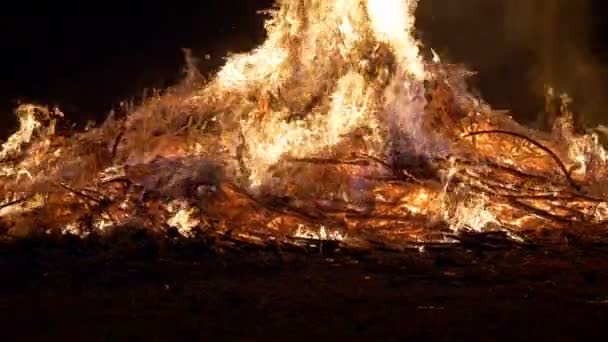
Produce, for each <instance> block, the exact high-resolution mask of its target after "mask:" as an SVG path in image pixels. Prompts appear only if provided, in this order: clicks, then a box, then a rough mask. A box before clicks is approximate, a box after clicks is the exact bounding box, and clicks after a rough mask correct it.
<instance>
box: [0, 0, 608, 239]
mask: <svg viewBox="0 0 608 342" xmlns="http://www.w3.org/2000/svg"><path fill="white" fill-rule="evenodd" d="M417 5H418V3H417V1H415V0H278V1H277V4H276V7H275V9H274V10H273V11H272V12H271V16H270V19H269V20H268V21H267V23H266V29H267V31H268V37H267V39H266V41H265V42H264V43H263V44H261V45H260V46H259V47H258V48H256V49H255V50H253V51H251V52H248V53H243V54H237V55H232V56H230V57H229V58H228V59H227V61H226V63H225V65H224V66H223V67H222V68H221V69H220V70H219V72H218V73H217V75H216V76H215V77H213V78H212V79H211V80H209V81H204V80H202V77H200V75H199V74H198V73H197V71H196V70H195V69H194V68H193V67H191V68H190V69H189V74H188V77H187V78H186V79H185V80H184V82H182V84H180V85H179V86H177V87H174V88H171V89H168V90H167V91H165V92H163V93H162V94H157V95H156V96H152V97H150V98H149V99H148V100H147V101H146V102H145V103H143V104H142V105H140V106H138V107H136V108H133V109H132V110H131V111H130V112H129V113H128V115H126V116H125V117H115V116H110V117H109V118H108V119H107V120H106V121H105V122H104V123H103V124H102V125H100V126H98V127H91V128H88V129H87V130H85V131H82V132H73V133H70V134H68V135H58V134H56V133H55V130H54V127H55V123H56V121H57V120H59V119H61V116H62V114H61V112H60V111H59V110H58V109H54V110H49V109H48V108H42V107H36V106H32V105H26V106H22V107H20V108H18V110H17V114H18V116H19V119H20V122H21V128H20V129H19V130H18V131H17V132H16V133H15V134H14V135H13V136H11V137H10V138H9V139H8V141H7V142H6V143H5V144H4V145H3V147H2V152H1V155H0V157H1V160H2V163H1V174H0V177H1V178H0V186H1V187H2V193H3V194H4V201H3V204H2V206H1V208H2V209H1V211H0V218H1V219H2V223H3V225H4V226H5V227H7V229H6V230H7V234H8V235H12V236H23V235H28V234H32V233H38V232H40V231H42V232H46V233H49V234H76V235H80V236H86V235H88V234H92V233H93V234H103V233H104V232H108V231H114V230H117V229H128V228H126V227H128V226H138V227H144V228H147V229H149V230H150V231H153V232H156V233H158V234H160V235H164V234H167V232H168V231H170V230H171V229H175V230H176V231H177V232H178V233H179V234H181V235H182V236H184V237H188V238H196V237H200V236H211V235H213V236H226V234H228V233H229V234H230V236H231V237H232V238H235V237H236V238H240V239H244V240H247V241H255V242H260V241H261V242H264V241H269V240H274V241H276V240H281V239H287V240H289V239H293V238H314V239H334V240H340V241H342V242H343V243H346V244H355V245H356V244H364V243H365V241H370V240H382V241H384V242H385V243H386V244H395V245H397V246H399V245H401V246H402V245H406V244H408V243H412V242H452V241H454V240H453V238H454V236H458V234H460V233H462V232H487V231H499V232H503V233H506V234H507V235H508V236H509V237H510V238H512V239H514V240H518V241H521V240H523V239H526V238H532V237H534V236H536V235H535V234H537V233H538V232H539V231H540V230H543V229H551V230H556V231H557V230H562V229H566V228H568V229H570V228H571V227H572V226H573V225H574V224H576V226H577V227H578V228H579V229H584V230H585V232H591V231H596V230H597V229H599V230H601V227H602V226H603V224H604V222H605V220H606V219H607V216H606V215H607V212H606V208H607V206H606V202H605V200H604V199H605V197H606V189H608V188H607V187H606V180H607V178H606V174H605V173H606V172H605V171H606V167H605V163H606V151H605V150H604V149H603V147H602V146H601V145H600V144H599V142H598V137H597V135H579V134H577V133H576V132H575V130H574V129H573V127H572V121H573V114H572V113H571V112H570V110H569V107H568V104H569V99H568V98H567V97H565V96H564V97H561V98H559V97H558V96H556V95H557V94H550V93H548V94H547V106H548V107H551V106H557V107H558V111H559V113H560V116H559V118H558V120H556V122H555V125H554V129H553V131H552V133H551V134H546V133H541V132H538V131H535V130H532V129H529V128H526V127H523V126H521V125H519V124H518V123H517V122H515V121H514V120H513V119H512V118H511V117H510V116H508V115H507V114H506V113H505V112H502V111H495V110H492V109H491V108H490V107H489V106H488V105H487V104H486V103H484V102H483V100H482V99H480V98H478V97H477V96H475V95H474V94H471V93H470V92H469V91H468V90H467V89H468V88H467V85H466V79H467V77H468V76H469V75H470V73H469V72H468V71H467V70H465V69H464V68H462V67H460V66H456V65H451V64H447V63H442V62H441V60H440V57H439V56H435V57H434V58H433V59H432V60H426V58H425V57H423V53H422V52H421V51H422V50H423V48H422V47H421V45H420V43H419V42H418V41H417V40H416V39H415V38H414V31H415V24H416V21H415V15H414V14H415V11H416V8H417Z"/></svg>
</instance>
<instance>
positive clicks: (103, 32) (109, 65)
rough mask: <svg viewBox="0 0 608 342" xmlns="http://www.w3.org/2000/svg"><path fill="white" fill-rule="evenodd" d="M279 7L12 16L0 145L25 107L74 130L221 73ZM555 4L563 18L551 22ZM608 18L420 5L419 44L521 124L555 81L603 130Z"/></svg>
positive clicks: (78, 8)
mask: <svg viewBox="0 0 608 342" xmlns="http://www.w3.org/2000/svg"><path fill="white" fill-rule="evenodd" d="M272 3H273V1H272V0H240V1H238V0H223V1H218V0H207V1H198V2H195V3H176V2H171V3H170V2H162V3H158V4H153V3H151V2H150V3H134V2H130V3H127V2H124V3H111V2H90V3H88V4H80V5H75V4H62V3H60V2H53V3H52V4H45V5H34V4H26V3H17V4H13V3H11V4H10V6H9V5H3V6H5V8H2V9H0V13H1V14H0V51H1V54H0V56H1V63H0V111H1V114H0V115H1V117H2V124H0V134H2V135H6V134H7V132H8V131H9V130H11V129H13V128H14V124H15V122H14V119H13V114H12V111H13V110H14V108H15V107H16V105H17V103H18V101H32V100H33V101H36V102H41V103H45V104H50V105H59V106H60V107H61V108H62V109H63V111H64V112H65V113H66V114H67V115H68V117H69V118H70V119H71V120H73V121H79V122H82V121H86V120H88V119H96V120H100V119H102V118H103V117H104V116H105V115H106V114H107V112H108V111H109V110H110V109H111V108H112V107H113V106H116V105H117V104H118V103H119V102H120V101H121V100H128V99H129V98H132V97H134V96H138V95H140V94H141V93H142V91H143V89H144V88H153V87H160V88H162V87H165V86H167V85H170V84H172V83H174V82H176V81H177V80H178V79H179V78H180V77H181V76H180V75H181V72H182V69H183V66H184V59H183V53H182V50H181V49H182V48H192V50H193V52H194V53H195V55H198V56H203V55H204V54H206V53H210V54H211V56H212V59H211V60H209V61H204V60H203V62H202V64H201V67H202V68H203V69H205V71H212V70H214V69H215V68H217V67H218V66H219V65H221V64H222V58H223V56H224V55H225V54H226V52H228V51H246V50H249V49H251V48H252V47H254V46H256V45H257V44H259V42H260V41H262V40H263V37H264V30H263V20H264V17H263V16H262V15H258V14H256V13H257V11H259V10H261V9H265V8H268V7H270V6H271V5H272ZM530 3H532V5H530ZM551 3H554V4H557V5H556V7H557V9H555V8H553V9H552V10H551V11H553V12H550V13H551V14H547V13H549V12H548V11H549V10H548V9H547V8H548V7H547V6H549V7H551V6H550V5H551ZM571 3H575V5H572V4H571ZM607 7H608V6H607V5H605V4H604V1H601V0H595V1H592V0H580V1H566V0H555V1H553V0H536V1H534V0H500V1H497V0H494V1H488V0H460V1H443V0H421V2H420V7H419V11H418V12H419V14H418V21H419V27H418V28H419V32H418V34H419V36H420V37H421V39H422V40H423V42H424V43H425V44H426V45H427V46H429V47H433V48H435V50H437V51H438V52H440V54H441V55H442V56H444V58H445V59H447V60H449V61H454V62H462V63H465V64H467V65H468V66H469V67H471V68H473V69H475V70H478V71H479V75H478V76H477V77H476V79H475V80H474V85H475V87H477V88H478V89H479V90H480V91H481V93H482V94H483V95H484V97H485V98H486V99H487V100H488V101H489V102H490V103H491V104H493V105H494V106H496V107H499V108H510V109H513V110H514V111H515V112H516V113H517V117H518V118H520V119H521V120H522V121H527V122H530V123H534V122H535V121H537V119H538V118H539V117H540V116H539V111H540V110H541V108H542V84H543V81H544V80H546V79H550V80H551V82H552V83H554V84H555V83H557V84H559V85H560V88H563V89H567V90H568V91H569V92H571V93H573V96H574V97H575V98H576V99H577V100H579V101H578V103H577V104H578V105H579V107H580V108H581V109H582V110H584V111H585V113H587V114H586V118H587V119H588V120H589V121H590V122H600V121H602V119H603V111H602V109H603V106H604V105H605V104H606V100H605V99H604V96H603V94H604V89H607V88H606V87H605V85H604V83H605V81H604V79H608V73H606V72H605V71H604V70H605V65H608V51H607V47H608V45H607V43H608V41H607V40H606V39H605V38H604V36H603V32H605V31H606V29H607V25H608V23H606V22H604V20H602V19H603V17H604V16H605V15H606V14H608V10H607ZM605 75H606V76H607V77H604V76H605Z"/></svg>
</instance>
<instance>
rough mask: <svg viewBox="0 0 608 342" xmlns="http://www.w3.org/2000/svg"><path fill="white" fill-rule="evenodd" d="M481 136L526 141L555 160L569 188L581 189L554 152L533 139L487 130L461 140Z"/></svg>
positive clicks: (516, 134)
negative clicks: (509, 137) (500, 135)
mask: <svg viewBox="0 0 608 342" xmlns="http://www.w3.org/2000/svg"><path fill="white" fill-rule="evenodd" d="M483 134H504V135H510V136H512V137H516V138H519V139H523V140H526V141H528V142H529V143H531V144H532V145H534V146H536V147H538V148H540V149H541V150H543V151H545V152H546V153H547V154H548V155H549V156H550V157H551V158H553V160H555V162H556V163H557V165H558V166H559V168H560V169H561V171H562V173H563V174H564V176H565V177H566V179H567V180H568V183H569V184H570V186H571V187H573V188H574V189H576V190H577V191H580V190H581V187H580V186H579V185H578V184H576V182H575V181H574V179H572V177H571V176H570V172H568V169H567V168H566V165H564V163H563V162H562V160H561V159H560V158H559V157H558V156H557V154H555V152H553V151H551V149H549V148H548V147H546V146H544V145H543V144H541V143H539V142H538V141H536V140H534V139H532V138H530V137H527V136H525V135H523V134H520V133H516V132H511V131H504V130H487V131H477V132H471V133H468V134H466V135H464V136H462V138H468V137H473V136H476V135H483Z"/></svg>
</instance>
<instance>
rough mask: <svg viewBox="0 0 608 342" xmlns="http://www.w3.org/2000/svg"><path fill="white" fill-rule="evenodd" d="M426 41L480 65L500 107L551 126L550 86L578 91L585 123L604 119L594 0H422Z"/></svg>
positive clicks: (479, 81) (488, 95) (478, 80)
mask: <svg viewBox="0 0 608 342" xmlns="http://www.w3.org/2000/svg"><path fill="white" fill-rule="evenodd" d="M418 22H419V25H418V28H419V30H420V32H419V34H420V35H421V38H422V40H423V42H424V43H425V44H426V45H427V46H428V47H433V48H434V49H435V50H436V51H438V52H439V53H440V55H441V57H443V58H444V60H446V59H447V60H448V61H450V62H457V63H464V64H466V65H467V66H468V67H469V68H471V69H473V70H474V71H478V75H477V76H476V77H475V83H474V84H475V86H476V87H478V88H479V90H480V91H481V93H482V94H483V97H484V98H485V99H486V100H487V101H489V102H490V104H492V105H493V106H494V107H498V108H500V109H510V110H512V111H513V114H514V116H515V117H516V118H517V119H518V120H520V121H523V122H526V123H528V124H536V125H538V126H539V127H546V121H547V120H548V118H546V115H545V114H544V113H543V96H544V89H545V85H550V86H552V87H554V88H555V89H556V91H558V92H566V93H568V94H569V95H570V96H571V97H572V98H574V101H575V102H574V109H575V111H577V112H579V114H580V117H579V119H580V121H581V122H580V123H581V124H585V125H596V124H598V123H600V122H601V119H602V113H601V108H602V107H604V106H605V105H608V103H606V100H605V99H604V98H603V96H602V94H603V93H604V90H605V89H607V84H606V81H605V79H607V77H606V76H608V68H606V66H604V65H602V64H601V63H600V62H599V61H598V58H597V56H594V55H593V53H592V49H591V48H592V44H593V39H592V35H593V15H592V6H591V0H581V1H571V0H534V1H530V0H500V1H487V0H460V1H442V0H425V1H421V3H420V5H419V9H418Z"/></svg>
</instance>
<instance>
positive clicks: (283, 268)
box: [0, 239, 608, 341]
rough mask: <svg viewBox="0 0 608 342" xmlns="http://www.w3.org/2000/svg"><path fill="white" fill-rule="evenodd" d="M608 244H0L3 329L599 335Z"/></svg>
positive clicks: (83, 336) (296, 336) (70, 333)
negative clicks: (215, 248) (390, 248)
mask: <svg viewBox="0 0 608 342" xmlns="http://www.w3.org/2000/svg"><path fill="white" fill-rule="evenodd" d="M607 251H608V247H607V246H585V247H583V246H579V247H572V246H570V247H568V248H566V247H564V246H553V247H544V248H528V247H525V248H521V247H512V246H511V247H505V248H502V247H501V248H497V249H494V248H486V249H483V248H474V249H466V248H464V247H452V248H449V249H441V250H428V249H427V250H426V251H425V252H423V253H420V252H418V251H417V250H416V251H414V250H412V251H411V252H404V253H392V252H375V253H368V252H365V253H364V252H354V251H350V252H347V251H339V250H338V251H336V250H332V249H328V248H326V249H324V254H323V255H320V254H319V252H318V250H310V251H307V252H302V251H300V252H295V251H286V250H283V251H281V252H280V253H277V252H276V251H272V250H266V251H264V250H260V249H250V250H247V251H246V250H245V249H241V250H240V251H230V252H225V253H223V254H221V253H220V254H218V253H216V252H211V251H210V250H209V248H207V247H206V246H205V245H203V244H200V245H182V246H173V247H158V246H157V245H156V244H154V243H152V242H151V241H149V240H146V239H143V240H142V239H140V240H138V241H137V242H133V241H125V240H113V241H106V242H104V243H99V242H91V241H89V242H78V241H76V240H73V241H61V242H58V241H50V240H30V241H22V242H19V243H17V244H4V245H3V247H2V248H1V249H0V277H1V279H2V281H1V282H0V293H1V295H0V312H1V313H2V319H0V331H1V332H2V336H3V339H6V340H19V341H26V340H45V341H51V340H64V341H65V340H75V341H84V340H86V341H98V340H99V341H102V340H103V341H118V340H146V341H156V340H206V339H208V338H212V339H222V340H224V339H227V340H287V339H289V340H309V339H315V338H316V339H322V340H336V339H338V338H347V339H352V340H405V339H412V338H413V339H414V340H453V341H455V340H465V339H466V340H484V341H485V340H506V341H522V340H531V341H532V340H533V341H544V340H553V341H575V340H581V341H585V340H598V341H599V340H601V337H606V336H608V332H607V331H606V326H605V324H606V323H607V322H608V259H607V258H606V252H607Z"/></svg>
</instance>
